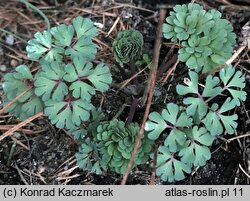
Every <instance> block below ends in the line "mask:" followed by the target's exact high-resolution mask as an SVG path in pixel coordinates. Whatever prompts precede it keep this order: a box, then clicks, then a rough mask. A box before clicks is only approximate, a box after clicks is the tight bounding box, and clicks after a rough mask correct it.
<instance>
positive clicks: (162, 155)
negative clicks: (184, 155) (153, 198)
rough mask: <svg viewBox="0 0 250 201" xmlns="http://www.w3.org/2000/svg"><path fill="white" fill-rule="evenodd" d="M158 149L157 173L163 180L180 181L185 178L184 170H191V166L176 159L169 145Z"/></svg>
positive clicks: (187, 171) (188, 171)
mask: <svg viewBox="0 0 250 201" xmlns="http://www.w3.org/2000/svg"><path fill="white" fill-rule="evenodd" d="M158 151H159V153H158V156H157V169H156V175H157V176H160V177H161V179H162V180H163V181H168V182H173V181H175V180H176V181H179V180H182V179H184V178H185V175H184V172H186V173H190V172H191V168H190V166H189V165H187V164H185V163H183V162H181V161H179V160H177V159H175V158H174V157H173V153H171V152H169V150H168V148H167V147H165V146H160V147H159V149H158Z"/></svg>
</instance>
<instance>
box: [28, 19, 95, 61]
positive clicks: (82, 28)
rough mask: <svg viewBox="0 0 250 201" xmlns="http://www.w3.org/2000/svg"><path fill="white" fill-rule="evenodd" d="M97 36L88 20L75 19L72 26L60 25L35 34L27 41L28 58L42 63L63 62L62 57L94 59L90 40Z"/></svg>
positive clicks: (92, 45)
mask: <svg viewBox="0 0 250 201" xmlns="http://www.w3.org/2000/svg"><path fill="white" fill-rule="evenodd" d="M96 35H97V28H96V27H95V26H94V23H93V22H92V21H91V20H90V19H89V18H83V17H80V16H79V17H76V18H74V19H73V25H68V26H67V25H65V24H61V25H58V26H56V27H53V28H51V29H50V30H45V31H43V32H42V33H41V32H37V33H35V35H34V39H31V40H29V41H28V46H27V47H26V51H27V53H28V55H27V56H28V58H30V59H31V60H35V61H36V60H38V61H39V63H44V62H52V61H57V62H63V59H64V56H69V57H70V59H71V60H73V58H75V57H82V58H85V59H94V58H95V54H96V52H97V48H96V45H95V44H94V43H93V42H92V40H91V38H92V37H94V36H96Z"/></svg>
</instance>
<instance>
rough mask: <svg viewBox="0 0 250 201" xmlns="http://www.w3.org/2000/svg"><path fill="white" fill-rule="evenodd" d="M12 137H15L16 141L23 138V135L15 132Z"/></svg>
mask: <svg viewBox="0 0 250 201" xmlns="http://www.w3.org/2000/svg"><path fill="white" fill-rule="evenodd" d="M12 136H13V137H15V138H16V139H19V138H20V137H21V134H20V133H18V132H14V133H13V134H12Z"/></svg>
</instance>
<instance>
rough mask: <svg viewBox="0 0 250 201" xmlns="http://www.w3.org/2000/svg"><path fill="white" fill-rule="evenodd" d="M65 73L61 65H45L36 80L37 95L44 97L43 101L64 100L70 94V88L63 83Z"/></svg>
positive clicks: (55, 63) (53, 63)
mask: <svg viewBox="0 0 250 201" xmlns="http://www.w3.org/2000/svg"><path fill="white" fill-rule="evenodd" d="M64 74H65V72H64V70H63V66H62V65H61V64H60V63H57V62H52V63H50V64H46V65H43V68H42V69H41V71H40V72H39V73H38V75H37V77H36V80H35V93H36V95H37V96H42V100H43V101H47V100H49V99H53V100H58V101H61V100H63V98H64V96H65V95H67V94H68V86H67V85H66V83H65V82H64V81H63V76H64Z"/></svg>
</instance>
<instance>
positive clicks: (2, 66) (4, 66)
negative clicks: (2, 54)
mask: <svg viewBox="0 0 250 201" xmlns="http://www.w3.org/2000/svg"><path fill="white" fill-rule="evenodd" d="M6 70H7V66H6V65H4V64H3V65H0V71H2V72H5V71H6Z"/></svg>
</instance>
